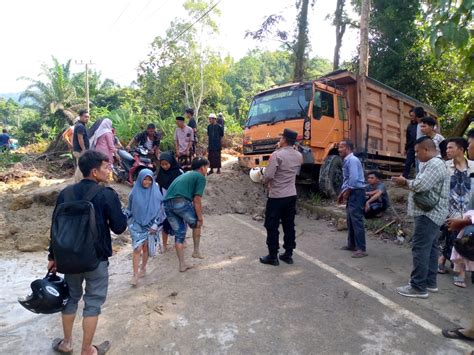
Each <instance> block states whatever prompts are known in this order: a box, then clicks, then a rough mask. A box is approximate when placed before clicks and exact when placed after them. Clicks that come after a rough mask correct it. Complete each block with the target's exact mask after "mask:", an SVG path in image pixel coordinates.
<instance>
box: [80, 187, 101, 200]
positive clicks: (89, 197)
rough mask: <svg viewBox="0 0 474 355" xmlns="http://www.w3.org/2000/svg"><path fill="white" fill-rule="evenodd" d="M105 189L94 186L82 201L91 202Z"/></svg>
mask: <svg viewBox="0 0 474 355" xmlns="http://www.w3.org/2000/svg"><path fill="white" fill-rule="evenodd" d="M104 189H105V187H103V186H100V185H99V184H96V185H94V187H92V188H91V189H90V190H89V191H88V192H87V193H86V194H85V196H84V198H83V200H85V201H89V202H90V201H91V200H92V199H93V198H94V197H96V196H97V194H98V193H99V192H101V191H103V190H104Z"/></svg>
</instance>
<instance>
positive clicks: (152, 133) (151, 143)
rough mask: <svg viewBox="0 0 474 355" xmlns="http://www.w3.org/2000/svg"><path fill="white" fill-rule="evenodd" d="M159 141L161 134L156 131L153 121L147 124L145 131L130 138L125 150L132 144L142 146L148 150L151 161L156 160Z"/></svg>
mask: <svg viewBox="0 0 474 355" xmlns="http://www.w3.org/2000/svg"><path fill="white" fill-rule="evenodd" d="M160 142H161V134H160V133H158V132H157V131H156V127H155V125H154V124H153V123H150V124H148V126H147V128H146V131H143V132H141V133H138V134H137V135H136V136H135V137H133V138H132V140H131V141H130V143H128V145H127V150H130V149H131V147H132V145H138V146H143V147H145V148H146V149H148V151H149V152H150V153H149V154H150V155H151V156H152V158H153V161H154V162H156V161H158V159H159V158H160Z"/></svg>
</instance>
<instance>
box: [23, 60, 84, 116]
mask: <svg viewBox="0 0 474 355" xmlns="http://www.w3.org/2000/svg"><path fill="white" fill-rule="evenodd" d="M52 59H53V66H52V67H49V66H48V65H47V64H46V63H44V64H43V65H42V66H41V74H40V77H44V78H45V79H46V80H44V81H42V80H39V79H37V80H35V79H32V78H25V77H23V78H20V79H23V80H28V81H30V82H31V84H30V85H29V86H28V88H27V89H26V90H25V91H24V92H23V93H22V94H21V96H20V100H28V101H29V103H28V106H30V107H32V108H34V109H37V110H38V111H39V112H40V114H41V115H42V116H43V117H55V118H57V120H55V121H59V122H57V124H61V123H62V125H64V123H66V122H65V120H67V121H69V123H72V121H73V120H74V117H76V116H77V113H76V112H77V110H78V109H79V107H80V106H79V105H78V103H79V102H78V99H77V95H76V89H75V87H74V85H73V82H72V75H71V70H70V67H71V60H68V61H67V62H66V64H60V63H59V61H58V60H57V59H56V58H55V57H54V56H53V57H52Z"/></svg>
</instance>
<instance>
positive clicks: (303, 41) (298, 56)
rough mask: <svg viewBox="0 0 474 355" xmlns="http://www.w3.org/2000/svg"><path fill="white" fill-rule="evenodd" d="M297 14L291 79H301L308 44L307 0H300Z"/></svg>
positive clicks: (296, 80)
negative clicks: (293, 70) (296, 32)
mask: <svg viewBox="0 0 474 355" xmlns="http://www.w3.org/2000/svg"><path fill="white" fill-rule="evenodd" d="M300 4H301V8H300V11H299V14H298V39H297V41H296V45H295V72H294V75H293V80H294V81H295V82H299V81H303V77H304V70H305V68H304V62H305V54H306V48H307V46H308V7H309V0H301V2H300Z"/></svg>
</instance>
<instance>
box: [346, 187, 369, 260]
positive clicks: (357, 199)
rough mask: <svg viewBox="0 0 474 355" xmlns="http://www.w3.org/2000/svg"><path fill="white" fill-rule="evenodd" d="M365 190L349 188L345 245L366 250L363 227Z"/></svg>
mask: <svg viewBox="0 0 474 355" xmlns="http://www.w3.org/2000/svg"><path fill="white" fill-rule="evenodd" d="M364 207H365V190H364V189H354V190H351V193H350V195H349V198H348V199H347V205H346V213H347V229H348V232H347V246H348V247H349V248H351V249H354V248H355V249H357V250H362V251H366V245H365V228H364Z"/></svg>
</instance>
